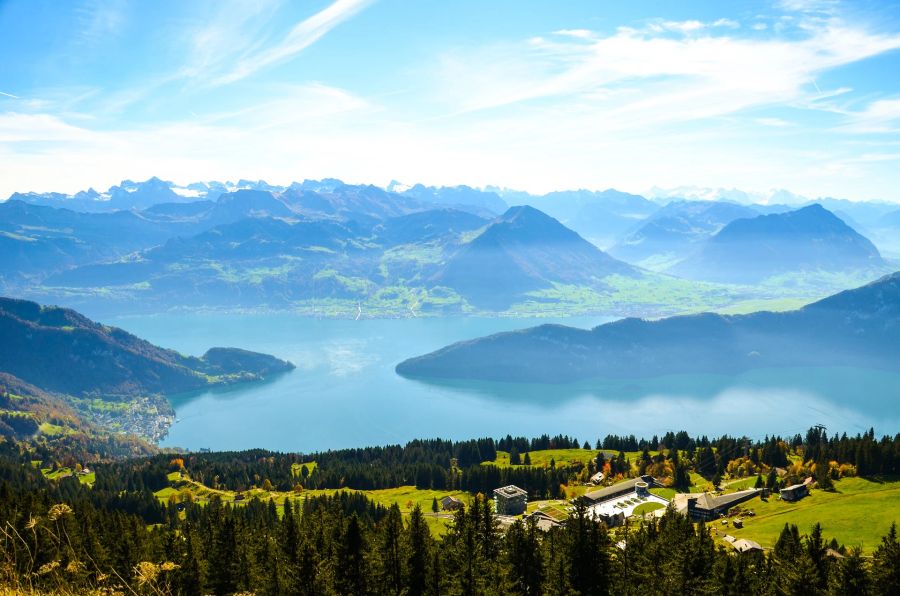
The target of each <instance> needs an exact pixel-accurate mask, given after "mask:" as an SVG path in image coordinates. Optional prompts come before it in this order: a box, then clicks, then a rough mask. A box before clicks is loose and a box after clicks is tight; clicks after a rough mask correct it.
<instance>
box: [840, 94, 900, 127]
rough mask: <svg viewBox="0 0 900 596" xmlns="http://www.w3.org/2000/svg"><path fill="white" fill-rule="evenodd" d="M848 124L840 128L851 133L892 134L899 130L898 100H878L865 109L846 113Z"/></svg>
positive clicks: (899, 112)
mask: <svg viewBox="0 0 900 596" xmlns="http://www.w3.org/2000/svg"><path fill="white" fill-rule="evenodd" d="M846 115H847V119H848V122H847V123H846V124H845V125H844V126H843V127H842V130H843V131H844V132H852V133H892V132H897V131H898V130H900V98H891V99H879V100H877V101H873V102H872V103H870V104H869V105H867V106H866V107H865V109H863V110H860V111H856V112H846Z"/></svg>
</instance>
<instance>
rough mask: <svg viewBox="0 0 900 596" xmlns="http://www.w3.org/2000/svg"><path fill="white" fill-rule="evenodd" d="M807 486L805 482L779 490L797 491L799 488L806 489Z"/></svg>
mask: <svg viewBox="0 0 900 596" xmlns="http://www.w3.org/2000/svg"><path fill="white" fill-rule="evenodd" d="M808 486H809V484H808V483H807V482H801V483H800V484H792V485H790V486H785V487H784V488H783V489H781V490H787V491H794V490H798V489H801V488H807V487H808Z"/></svg>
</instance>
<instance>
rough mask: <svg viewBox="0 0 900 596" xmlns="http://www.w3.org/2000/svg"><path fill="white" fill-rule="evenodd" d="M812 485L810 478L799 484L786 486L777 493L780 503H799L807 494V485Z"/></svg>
mask: <svg viewBox="0 0 900 596" xmlns="http://www.w3.org/2000/svg"><path fill="white" fill-rule="evenodd" d="M810 484H812V478H811V477H810V478H807V479H806V480H804V481H803V482H801V483H800V484H794V485H792V486H786V487H785V488H783V489H781V491H780V492H779V494H780V496H781V500H782V501H799V500H800V499H802V498H803V497H805V496H806V495H808V494H809V485H810Z"/></svg>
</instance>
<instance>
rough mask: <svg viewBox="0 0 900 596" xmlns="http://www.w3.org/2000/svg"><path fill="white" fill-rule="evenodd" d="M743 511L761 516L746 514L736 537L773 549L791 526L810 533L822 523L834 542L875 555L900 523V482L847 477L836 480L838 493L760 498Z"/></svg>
mask: <svg viewBox="0 0 900 596" xmlns="http://www.w3.org/2000/svg"><path fill="white" fill-rule="evenodd" d="M742 508H743V509H752V510H753V511H754V512H755V513H756V516H754V517H747V516H743V520H744V527H743V528H741V529H737V528H734V527H730V528H729V529H728V533H729V534H731V535H733V536H734V537H735V538H749V539H750V540H755V541H756V542H758V543H759V544H761V545H762V546H763V547H772V546H774V544H775V541H776V540H778V535H779V534H780V533H781V530H782V528H784V525H785V524H795V525H796V526H797V527H798V528H799V529H800V532H801V533H808V532H809V531H810V529H811V528H812V527H813V525H814V524H815V523H816V522H818V523H820V524H822V530H823V533H824V535H825V537H826V538H827V539H828V540H830V539H831V538H832V537H833V538H836V539H837V541H838V542H840V543H842V544H844V545H846V546H848V547H849V546H860V547H862V549H863V551H864V552H865V553H869V554H871V552H872V551H873V550H875V548H876V547H877V546H878V544H879V543H880V539H881V536H884V535H885V534H887V531H888V529H889V528H890V526H891V523H892V522H897V523H900V479H896V478H893V479H889V480H872V479H865V478H845V479H843V480H840V481H838V482H835V491H834V492H826V491H822V490H813V491H812V493H811V494H810V495H809V496H808V497H805V498H803V499H801V500H800V501H797V502H794V503H790V502H787V501H781V500H780V499H778V498H777V497H772V498H770V499H769V500H768V501H760V500H758V499H754V500H752V501H749V502H747V503H745V504H744V505H743V507H742Z"/></svg>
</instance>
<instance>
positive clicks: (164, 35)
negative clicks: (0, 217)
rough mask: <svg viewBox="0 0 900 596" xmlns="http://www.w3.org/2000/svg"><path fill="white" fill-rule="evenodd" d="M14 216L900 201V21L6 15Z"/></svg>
mask: <svg viewBox="0 0 900 596" xmlns="http://www.w3.org/2000/svg"><path fill="white" fill-rule="evenodd" d="M0 57H2V58H0V196H3V197H5V196H8V195H9V194H10V193H11V192H13V191H17V190H23V191H24V190H35V191H48V190H54V191H62V192H73V191H76V190H79V189H82V188H87V187H89V186H94V187H97V188H106V187H108V186H109V185H111V184H113V183H116V182H118V181H119V180H122V179H124V178H131V179H136V180H140V179H145V178H148V177H150V176H152V175H157V176H160V177H162V178H165V179H170V180H174V181H176V182H180V183H186V182H191V181H195V180H212V179H218V180H227V179H231V180H237V179H238V178H252V179H259V178H262V179H265V180H267V181H269V182H272V183H288V182H290V181H292V180H302V179H304V178H321V177H326V176H333V177H338V178H342V179H344V180H347V181H350V182H371V183H375V184H382V185H383V184H386V183H387V182H389V181H390V180H391V179H398V180H401V181H403V182H409V183H412V182H424V183H429V184H447V185H450V184H470V185H474V186H483V185H488V184H493V185H498V186H506V187H511V188H518V189H525V190H530V191H534V192H546V191H549V190H554V189H563V188H594V189H603V188H608V187H615V188H619V189H623V190H629V191H632V192H647V191H648V190H649V189H651V188H653V187H661V188H677V187H694V186H697V187H709V188H720V187H721V188H732V187H736V188H741V189H745V190H750V191H759V192H761V193H765V192H767V191H769V190H770V189H775V188H786V189H789V190H791V191H793V192H796V193H800V194H804V195H807V196H837V197H845V198H852V199H886V200H893V201H900V134H898V133H900V2H865V1H860V2H853V3H846V4H844V3H839V2H829V1H826V2H817V1H806V0H789V1H784V2H728V3H723V2H681V3H676V2H644V3H624V2H596V1H594V2H565V3H550V2H525V1H523V0H518V1H515V2H505V1H491V2H483V1H475V2H469V1H460V0H455V1H453V2H408V1H400V0H381V1H375V0H373V1H365V0H337V1H334V2H321V1H317V2H311V1H310V2H306V1H296V2H289V1H283V2H279V1H263V0H260V1H253V2H251V1H242V2H228V1H215V2H200V1H197V2H161V1H155V2H137V1H134V2H132V1H129V0H114V1H110V2H93V1H88V2H67V3H60V2H54V1H46V2H42V1H38V0H11V1H5V2H4V1H2V0H0Z"/></svg>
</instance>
